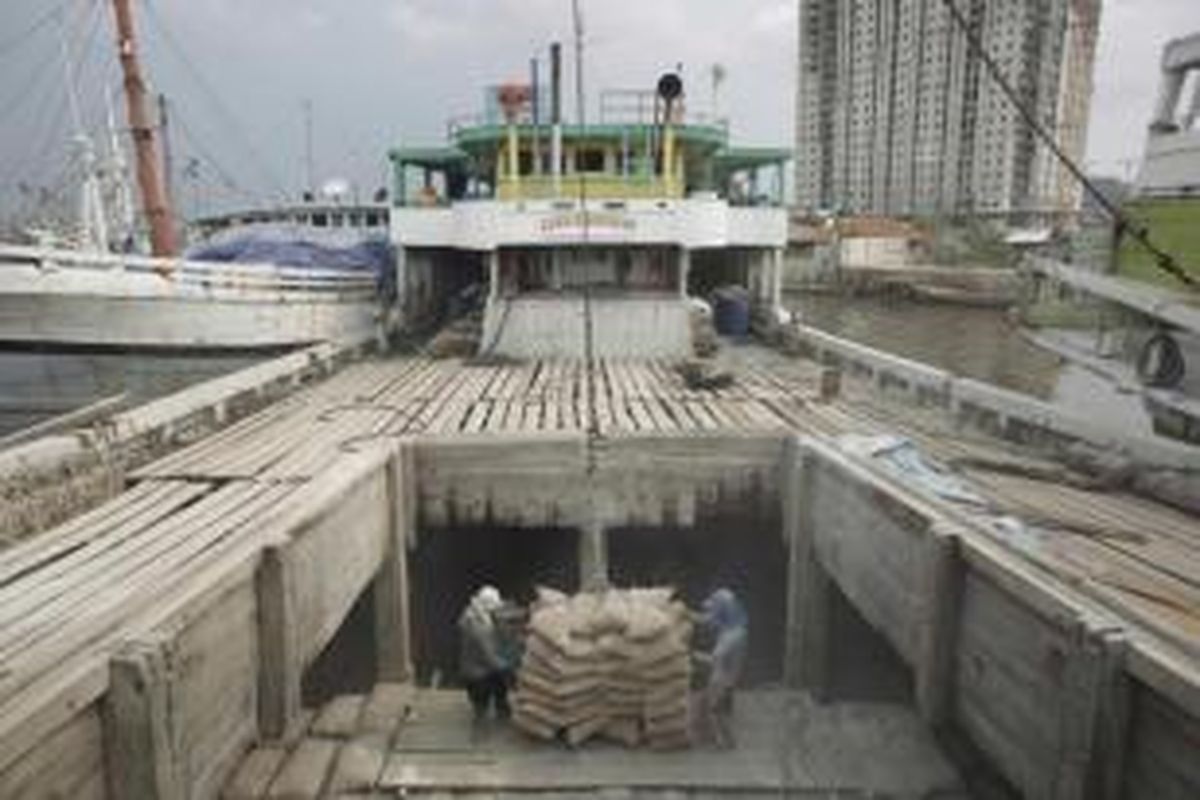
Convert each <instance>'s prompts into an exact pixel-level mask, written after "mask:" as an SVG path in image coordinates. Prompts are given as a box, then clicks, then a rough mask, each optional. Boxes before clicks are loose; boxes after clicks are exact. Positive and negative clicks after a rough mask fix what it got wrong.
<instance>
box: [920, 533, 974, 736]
mask: <svg viewBox="0 0 1200 800" xmlns="http://www.w3.org/2000/svg"><path fill="white" fill-rule="evenodd" d="M958 542H959V532H958V531H957V530H955V529H953V528H949V527H942V526H939V525H934V526H933V527H932V528H930V530H929V532H928V536H927V538H926V539H925V541H924V543H923V557H924V562H925V563H924V580H923V581H922V582H921V589H922V591H923V596H922V598H921V603H920V614H921V617H920V619H919V621H918V630H919V642H918V648H919V649H918V652H917V662H916V664H915V665H914V673H915V682H916V700H917V709H918V711H919V712H920V714H921V717H922V718H923V719H924V720H925V722H926V723H927V724H928V725H929V726H930V727H932V728H941V727H943V726H945V725H946V724H947V723H948V722H949V721H950V717H951V714H952V712H953V695H954V651H955V647H956V646H957V640H958V624H959V617H958V608H959V603H960V602H961V600H962V581H963V569H964V565H963V561H962V558H961V556H960V555H959V549H958Z"/></svg>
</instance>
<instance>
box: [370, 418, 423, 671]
mask: <svg viewBox="0 0 1200 800" xmlns="http://www.w3.org/2000/svg"><path fill="white" fill-rule="evenodd" d="M387 469H388V504H389V508H390V515H391V536H390V538H389V540H388V545H387V548H386V550H385V551H384V560H383V565H382V566H381V567H380V570H379V573H378V575H377V576H376V578H375V585H374V593H375V595H374V599H375V639H376V645H377V648H376V652H377V659H378V661H377V669H378V678H379V680H381V681H387V682H392V683H403V682H406V681H409V680H411V679H412V675H413V666H412V648H411V644H412V629H411V619H410V616H409V596H408V593H409V582H408V550H409V542H410V541H413V539H414V538H415V537H414V535H413V529H414V528H415V527H416V525H415V519H416V508H415V503H416V489H415V486H416V471H415V466H414V462H413V445H412V443H411V442H404V443H402V444H401V445H400V447H399V448H398V449H397V451H396V455H395V457H394V458H393V459H392V460H391V462H390V463H389V465H388V468H387Z"/></svg>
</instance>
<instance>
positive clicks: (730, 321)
mask: <svg viewBox="0 0 1200 800" xmlns="http://www.w3.org/2000/svg"><path fill="white" fill-rule="evenodd" d="M713 325H715V326H716V328H717V333H719V334H721V335H722V336H734V337H741V336H746V335H747V334H748V333H750V299H749V298H748V297H746V296H745V295H744V294H741V293H735V292H719V293H718V294H717V296H716V303H715V304H714V307H713Z"/></svg>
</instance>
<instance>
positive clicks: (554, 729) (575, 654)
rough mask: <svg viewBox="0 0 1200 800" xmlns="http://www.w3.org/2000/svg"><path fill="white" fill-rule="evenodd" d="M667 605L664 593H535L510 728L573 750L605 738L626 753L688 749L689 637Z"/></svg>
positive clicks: (673, 605) (679, 612) (675, 605)
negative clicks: (640, 748) (635, 749)
mask: <svg viewBox="0 0 1200 800" xmlns="http://www.w3.org/2000/svg"><path fill="white" fill-rule="evenodd" d="M672 597H673V592H672V590H670V589H629V590H623V591H622V590H615V589H614V590H608V591H604V592H597V593H587V594H580V595H576V596H574V597H567V596H566V595H563V594H561V593H559V592H554V591H550V590H540V591H539V596H538V602H537V603H536V604H535V605H534V608H533V614H532V617H531V619H530V623H529V639H528V641H527V643H526V648H525V655H524V658H523V659H522V661H521V668H520V670H519V672H518V678H517V696H516V702H515V705H514V714H513V721H514V722H515V723H516V724H517V725H518V726H519V727H520V728H521V729H522V730H524V731H526V732H527V733H529V734H531V735H533V736H537V737H540V738H544V739H565V740H566V741H567V742H568V743H570V744H571V745H580V744H582V743H584V742H586V741H588V740H589V739H591V738H593V737H596V736H603V737H605V738H607V739H610V740H613V741H616V742H620V743H622V744H625V745H627V746H629V747H637V746H640V745H643V744H644V745H646V746H648V747H650V748H652V749H659V750H668V749H677V748H683V747H687V746H688V745H689V744H690V740H689V736H688V731H689V726H688V689H689V685H690V683H691V658H690V652H689V642H690V640H691V633H692V627H691V622H690V619H689V617H688V613H687V609H686V608H685V607H684V605H683V604H682V603H680V602H677V601H674V600H673V599H672Z"/></svg>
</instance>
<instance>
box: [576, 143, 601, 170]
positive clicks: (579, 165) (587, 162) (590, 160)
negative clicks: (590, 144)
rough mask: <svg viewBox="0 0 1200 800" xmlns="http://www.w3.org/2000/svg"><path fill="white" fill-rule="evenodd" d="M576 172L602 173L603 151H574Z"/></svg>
mask: <svg viewBox="0 0 1200 800" xmlns="http://www.w3.org/2000/svg"><path fill="white" fill-rule="evenodd" d="M575 171H576V172H603V171H604V151H603V150H598V149H594V148H593V149H589V150H577V151H575Z"/></svg>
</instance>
